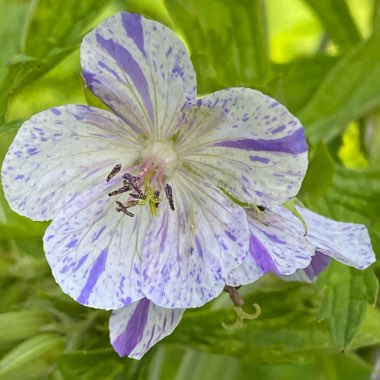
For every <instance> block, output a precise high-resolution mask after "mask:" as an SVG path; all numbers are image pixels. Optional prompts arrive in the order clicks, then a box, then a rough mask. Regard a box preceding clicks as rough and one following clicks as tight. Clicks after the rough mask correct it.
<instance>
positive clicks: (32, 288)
mask: <svg viewBox="0 0 380 380" xmlns="http://www.w3.org/2000/svg"><path fill="white" fill-rule="evenodd" d="M288 3H289V2H288V1H287V0H274V1H271V0H268V1H263V0H244V1H234V0H210V1H202V0H190V1H185V0H159V1H148V0H125V1H124V0H110V1H100V0H88V1H87V0H86V1H81V2H78V1H74V0H65V1H53V0H35V1H29V0H9V1H8V0H0V20H1V22H0V42H1V46H2V48H1V51H0V158H2V157H3V156H4V154H5V153H6V151H7V148H8V146H9V144H10V143H11V141H12V138H13V136H14V135H15V133H16V132H17V130H18V128H19V127H20V125H21V124H22V122H23V120H25V119H27V118H29V117H30V116H31V115H32V114H33V113H37V112H39V111H42V110H43V109H45V108H47V107H49V106H52V105H60V104H68V103H87V104H90V105H92V106H97V107H105V106H104V105H103V104H102V103H101V102H100V101H99V100H98V99H97V98H95V97H94V96H93V95H92V94H91V93H90V92H89V91H88V89H87V88H86V87H85V86H84V85H83V83H82V81H81V78H80V65H79V54H78V49H79V44H80V41H81V39H82V37H83V35H84V34H85V33H86V32H87V31H88V30H89V29H90V28H91V27H93V26H95V25H96V24H97V23H98V22H99V21H100V20H102V19H104V18H105V17H106V16H107V15H109V14H111V13H114V12H116V11H118V10H122V9H125V10H130V11H133V12H137V13H142V14H145V15H148V16H149V17H151V18H154V19H157V20H159V21H162V22H164V23H165V24H167V25H169V26H170V27H171V28H173V29H175V30H176V31H177V32H179V33H180V35H181V37H182V38H183V39H184V41H185V43H186V45H187V47H188V49H189V51H190V53H191V57H192V60H193V63H194V66H195V69H196V73H197V77H198V83H199V93H200V94H204V93H210V92H212V91H214V90H217V89H220V88H224V87H228V86H248V87H253V88H256V89H259V90H262V91H264V92H266V93H268V94H270V95H272V96H274V97H276V98H277V99H278V100H280V101H281V102H283V103H284V104H285V105H286V106H287V107H288V108H289V109H290V110H291V111H292V112H293V113H294V114H295V115H297V116H298V117H299V118H300V120H301V121H302V122H303V124H304V125H305V128H306V134H307V138H308V140H309V142H310V164H309V170H308V173H307V176H306V178H305V180H304V183H303V186H302V190H301V192H300V196H299V197H300V199H301V201H302V202H303V203H304V204H305V205H306V206H307V207H309V208H311V209H312V210H314V211H316V212H319V213H321V214H323V215H325V216H327V217H330V218H333V219H336V220H340V221H347V222H354V223H363V224H365V225H366V226H367V227H368V229H369V232H370V235H371V239H372V244H373V247H374V250H375V252H376V253H377V255H379V254H380V218H379V214H380V212H379V211H380V167H379V162H380V161H379V157H380V156H379V151H380V138H379V136H380V133H379V131H380V118H379V112H380V111H379V109H380V108H379V106H380V95H379V94H380V29H379V22H378V21H379V15H380V11H379V9H380V7H379V1H377V0H373V1H370V2H368V4H369V3H371V4H372V3H373V5H374V7H373V8H370V6H369V5H368V4H367V3H366V4H365V5H364V4H363V3H364V2H360V7H364V8H366V9H367V10H368V13H371V12H372V14H371V17H372V19H373V26H374V31H373V33H371V34H370V36H369V37H368V38H367V37H366V38H365V37H364V34H363V36H362V33H361V32H359V31H358V27H357V25H359V22H358V14H359V13H360V12H356V11H355V6H354V5H353V2H351V1H350V0H347V1H345V0H339V1H334V0H323V1H317V0H303V1H302V0H298V1H295V5H294V6H295V8H297V7H298V8H297V10H298V9H301V10H303V11H305V10H306V11H307V10H309V9H311V10H312V11H313V14H314V15H315V20H316V21H317V22H319V23H320V25H321V28H322V29H321V31H322V33H321V34H320V35H318V34H317V35H314V37H315V38H314V39H315V40H321V41H322V42H321V44H320V46H317V45H315V46H314V45H312V46H310V44H312V43H311V42H310V43H309V45H308V46H307V48H306V47H304V49H303V50H302V47H298V48H297V49H293V50H292V53H289V57H288V62H286V63H279V62H275V61H274V60H273V58H272V57H273V56H274V54H273V49H274V46H275V44H276V43H277V42H276V41H274V38H273V34H272V31H273V29H274V23H275V22H278V20H281V19H284V20H285V19H286V18H287V17H290V16H289V15H288V14H287V12H284V14H278V12H277V13H276V14H275V13H274V11H273V9H277V6H278V7H279V9H286V8H287V7H288ZM281 4H282V5H281ZM284 4H285V5H284ZM289 11H290V9H289ZM357 11H359V9H357ZM292 17H293V16H292ZM294 22H295V21H294ZM299 23H300V24H298V25H297V26H293V25H291V26H290V29H289V30H288V32H289V34H288V35H289V36H293V37H294V36H296V35H299V34H300V30H301V33H302V31H303V30H307V31H308V33H311V32H312V31H313V30H316V29H315V28H314V29H313V27H310V25H307V23H304V24H302V20H299ZM285 24H286V23H285ZM367 24H368V29H371V26H372V24H371V23H370V22H369V21H367ZM315 33H319V30H316V32H315ZM288 43H289V46H290V45H291V44H292V41H288ZM282 50H284V51H286V49H282ZM310 51H314V53H312V54H310ZM294 52H299V53H297V54H298V55H297V54H296V58H295V59H291V58H292V57H293V56H294V54H295V53H294ZM306 52H308V55H306V54H304V53H306ZM285 61H286V60H285ZM282 62H284V61H282ZM351 122H356V124H355V125H357V126H358V127H357V131H358V133H357V136H356V135H355V136H353V135H349V138H348V139H349V140H350V139H351V143H352V145H354V146H356V147H360V151H361V154H362V155H363V157H364V159H363V160H362V162H364V165H365V163H366V162H368V163H370V167H368V168H361V169H352V168H349V167H348V166H349V162H348V159H347V155H349V154H350V152H352V153H351V154H352V155H354V154H355V151H354V150H351V151H350V150H347V152H348V153H347V152H346V153H345V155H342V154H339V152H340V150H341V148H342V144H343V143H342V140H344V139H347V133H346V134H345V132H346V131H347V126H348V124H349V123H351ZM343 136H345V137H344V139H343ZM353 139H355V141H353ZM349 142H350V141H349ZM353 158H355V157H353ZM346 160H347V161H346ZM353 161H354V160H353ZM46 225H47V224H46V223H36V222H32V221H30V220H28V219H27V218H23V217H21V216H18V215H16V214H15V213H13V212H12V211H11V210H10V209H9V207H8V205H7V202H6V200H5V199H4V196H3V194H2V193H0V289H2V291H1V292H0V305H1V306H0V308H1V310H0V326H1V331H0V378H1V379H3V378H4V379H12V380H13V379H16V380H17V379H23V380H29V379H53V380H62V379H63V380H66V379H70V380H71V379H72V380H77V379H78V380H79V379H80V380H86V379H89V380H90V379H91V380H92V379H101V380H103V379H105V380H108V379H109V380H119V379H120V380H123V379H130V378H131V379H160V378H162V379H175V380H183V379H186V380H187V379H194V380H195V379H197V380H199V379H200V380H203V379H205V380H206V379H207V380H210V379H211V380H213V379H228V380H230V379H238V380H240V379H242V380H243V379H247V378H248V377H249V378H250V377H251V374H255V379H258V380H260V379H271V378H273V379H279V380H285V379H286V380H288V379H295V378H302V379H307V380H308V379H310V380H312V379H313V380H314V379H316V378H320V379H322V378H323V379H340V378H344V379H353V380H356V379H357V380H361V379H364V378H369V376H370V373H371V368H372V363H371V357H372V353H373V352H374V351H376V350H378V347H379V345H380V311H379V308H378V307H376V298H377V287H378V281H377V277H378V275H379V271H378V266H376V265H374V270H373V269H369V270H366V271H357V270H354V269H351V268H348V267H345V266H343V265H341V264H337V263H332V264H331V265H330V266H329V267H328V268H327V269H326V271H325V272H324V273H323V275H322V276H321V277H320V278H319V280H318V283H317V284H310V285H308V284H296V283H287V282H283V281H281V280H279V279H277V278H275V277H274V276H265V277H264V278H263V279H260V280H259V281H258V282H256V283H255V284H254V285H252V286H246V287H243V288H242V292H243V293H244V296H245V305H246V306H245V307H244V310H246V311H247V312H252V311H253V308H252V307H251V305H252V304H253V303H258V304H259V305H260V307H261V315H260V316H259V317H258V318H257V319H256V320H254V321H244V323H243V327H242V328H240V329H234V330H230V329H225V328H223V327H222V322H224V323H227V324H228V323H231V324H232V323H233V322H234V318H235V314H234V312H233V310H232V307H231V305H230V303H229V301H228V299H227V297H226V295H223V296H221V297H220V298H219V299H218V300H216V301H215V302H213V303H211V304H210V305H207V306H205V307H204V308H201V309H197V310H189V311H187V312H186V313H185V316H184V318H183V321H182V323H181V324H180V326H179V327H178V328H177V329H176V330H175V332H174V333H173V334H172V335H171V336H170V337H168V338H166V339H165V340H164V341H163V343H162V344H159V345H158V347H156V348H155V349H153V350H151V351H150V352H149V353H148V354H147V355H146V356H145V357H144V358H143V359H142V360H141V361H134V360H129V359H121V358H119V357H118V356H117V354H115V353H114V351H113V350H112V349H111V347H110V344H109V337H108V325H107V324H108V318H109V312H105V311H98V310H92V309H88V308H85V307H82V306H80V305H78V304H76V303H75V302H74V301H72V300H71V299H70V298H69V297H67V296H66V295H64V294H62V292H61V290H60V289H59V288H58V286H57V285H56V284H55V282H54V280H53V279H52V276H51V272H50V269H49V267H48V265H47V263H46V259H45V257H44V254H43V250H42V244H41V237H42V235H43V233H44V230H45V228H46ZM374 304H375V307H373V306H372V305H374ZM342 350H344V354H342V353H341V351H342ZM247 374H248V375H247ZM247 376H248V377H247Z"/></svg>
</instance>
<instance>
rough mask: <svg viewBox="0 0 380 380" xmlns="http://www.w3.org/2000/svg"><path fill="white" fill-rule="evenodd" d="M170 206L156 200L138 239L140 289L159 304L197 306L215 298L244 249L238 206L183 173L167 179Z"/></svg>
mask: <svg viewBox="0 0 380 380" xmlns="http://www.w3.org/2000/svg"><path fill="white" fill-rule="evenodd" d="M172 185H173V189H176V190H174V194H173V196H174V205H175V208H176V209H175V211H171V210H170V209H168V207H166V205H165V204H162V206H161V204H160V209H161V207H162V211H163V212H160V213H159V215H158V216H157V217H156V218H154V219H153V220H152V223H151V226H150V227H149V229H148V232H147V236H146V239H145V242H144V252H143V267H144V271H143V291H144V294H145V296H146V297H147V298H149V299H150V300H152V301H153V302H154V303H155V304H157V305H159V306H162V307H170V308H173V307H179V308H185V307H198V306H201V305H203V304H205V303H206V302H208V301H210V300H211V299H212V298H214V297H216V296H217V295H218V294H219V293H220V292H221V291H222V289H223V287H224V284H225V280H226V278H227V276H228V273H229V272H230V271H231V270H232V269H233V268H236V267H237V266H238V265H239V264H240V263H241V261H242V260H243V258H244V256H245V255H246V253H247V250H248V239H249V231H248V224H247V217H246V214H245V211H244V209H243V208H241V207H239V206H237V205H236V204H234V203H233V202H231V201H230V200H229V199H228V198H227V197H225V196H224V195H223V194H222V193H221V191H220V190H219V189H217V188H215V187H213V186H212V185H208V184H207V183H204V182H203V181H201V180H200V179H197V178H195V177H192V176H191V175H189V174H187V175H185V174H183V173H182V174H178V175H176V178H175V180H174V179H173V181H172Z"/></svg>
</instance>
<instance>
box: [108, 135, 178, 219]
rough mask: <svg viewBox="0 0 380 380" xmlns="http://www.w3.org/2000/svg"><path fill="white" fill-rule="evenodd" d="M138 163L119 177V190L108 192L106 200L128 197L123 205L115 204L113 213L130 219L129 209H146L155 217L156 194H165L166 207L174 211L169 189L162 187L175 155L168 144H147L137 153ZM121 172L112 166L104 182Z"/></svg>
mask: <svg viewBox="0 0 380 380" xmlns="http://www.w3.org/2000/svg"><path fill="white" fill-rule="evenodd" d="M141 157H142V163H141V164H139V165H137V166H135V167H133V168H131V169H132V170H131V171H132V172H133V174H131V173H130V172H129V171H128V172H124V174H123V186H122V187H120V188H118V189H116V190H114V191H111V192H110V193H109V194H108V195H109V196H110V197H112V196H115V195H119V194H122V193H129V198H128V199H127V200H126V202H124V203H123V202H120V201H116V204H117V206H118V207H117V208H116V211H117V212H123V213H124V214H126V215H128V216H131V217H133V216H134V214H133V213H132V212H131V211H130V210H129V209H130V208H131V207H134V206H137V205H140V206H143V205H148V206H149V209H150V211H151V213H152V215H153V216H154V215H156V214H157V208H158V206H159V204H160V201H161V199H160V190H163V189H164V191H165V195H166V198H167V199H168V202H169V207H170V208H171V210H174V200H173V189H172V187H171V186H170V185H169V184H168V183H166V179H167V178H170V177H171V175H172V174H173V173H174V170H175V168H176V166H177V154H176V152H175V150H174V143H173V142H172V141H169V142H160V141H155V142H149V143H148V144H147V146H146V147H145V149H144V150H143V151H142V153H141ZM120 171H121V164H118V165H116V166H115V167H114V168H113V169H112V170H111V172H110V174H109V175H108V177H107V179H106V181H107V182H108V181H110V180H111V179H112V178H113V177H115V176H116V175H117V174H118V173H119V172H120Z"/></svg>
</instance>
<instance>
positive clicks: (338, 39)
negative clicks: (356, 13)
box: [305, 0, 361, 49]
mask: <svg viewBox="0 0 380 380" xmlns="http://www.w3.org/2000/svg"><path fill="white" fill-rule="evenodd" d="M305 1H306V3H308V4H309V5H310V7H311V8H312V9H313V10H314V11H315V13H316V14H317V15H318V17H319V19H320V20H321V21H322V23H323V25H324V27H325V29H326V32H327V34H328V35H329V36H330V37H331V39H332V40H333V41H334V42H335V43H336V44H337V45H338V46H340V48H341V49H348V48H352V47H354V46H355V45H356V44H358V43H359V42H360V40H361V38H360V34H359V32H358V30H357V28H356V25H355V23H354V21H353V19H352V17H351V15H350V12H349V9H348V8H347V4H346V1H345V0H338V1H337V0H305Z"/></svg>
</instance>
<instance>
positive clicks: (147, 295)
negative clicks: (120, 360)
mask: <svg viewBox="0 0 380 380" xmlns="http://www.w3.org/2000/svg"><path fill="white" fill-rule="evenodd" d="M81 64H82V69H83V76H84V78H85V80H86V82H87V85H88V87H89V88H90V89H91V90H92V92H93V93H94V94H95V95H96V96H98V97H99V98H100V99H101V100H102V101H103V102H104V103H105V104H106V105H107V106H108V107H109V109H110V110H112V112H111V111H110V112H108V111H105V110H102V109H97V108H93V107H88V106H84V105H67V106H61V107H56V108H51V109H49V110H47V111H43V112H41V113H39V114H37V115H35V116H33V117H32V118H31V119H30V120H28V121H26V122H25V123H24V124H23V125H22V127H21V128H20V130H19V132H18V134H17V136H16V138H15V140H14V142H13V143H12V145H11V147H10V149H9V152H8V153H7V155H6V157H5V160H4V163H3V166H2V179H3V186H4V191H5V195H6V197H7V199H8V201H9V204H10V205H11V207H12V208H13V209H14V210H15V211H17V212H18V213H20V214H22V215H25V216H28V217H30V218H31V219H33V220H53V222H52V223H51V225H50V226H49V227H48V229H47V230H46V234H45V236H44V249H45V252H46V256H47V259H48V262H49V264H50V266H51V268H52V272H53V275H54V277H55V279H56V281H57V283H58V284H59V285H60V286H61V288H62V290H63V291H64V292H66V293H67V294H69V295H70V296H71V297H73V298H74V299H75V300H76V301H78V302H79V303H81V304H83V305H87V306H91V307H95V308H103V309H120V308H124V309H121V311H119V312H118V311H116V312H115V315H116V316H115V315H114V317H112V318H111V335H112V336H118V338H117V339H116V341H122V340H123V339H126V340H127V341H128V342H129V343H128V344H129V345H130V347H132V348H133V350H135V351H133V350H132V351H131V350H129V349H128V350H124V351H125V352H126V353H127V354H130V356H133V355H134V356H135V357H138V354H137V353H136V354H134V352H140V353H141V352H144V350H146V347H148V346H151V345H152V344H153V343H154V342H155V341H157V340H158V339H160V338H161V337H163V336H164V335H166V334H167V333H168V331H170V330H171V329H172V328H174V327H175V325H176V324H177V323H178V320H179V318H180V316H181V315H182V310H180V309H184V308H188V307H198V306H201V305H203V304H204V303H206V302H208V301H209V300H211V299H212V298H214V297H216V296H217V295H218V294H219V293H220V292H221V291H222V290H223V288H224V286H225V284H226V282H228V278H229V276H230V273H231V272H232V271H233V270H234V269H235V268H237V267H238V266H239V265H240V264H241V263H242V262H243V260H244V259H245V257H246V255H247V252H248V249H249V244H250V231H249V227H248V222H247V217H246V213H245V210H244V209H243V208H242V207H240V206H239V205H237V204H235V203H234V202H233V201H232V200H231V199H233V197H234V198H236V199H239V200H240V201H242V202H248V203H251V204H257V205H260V206H262V207H269V206H273V205H277V204H280V203H282V202H284V201H286V200H288V199H290V198H292V197H294V196H295V195H296V194H297V192H298V190H299V188H300V185H301V181H302V179H303V177H304V174H305V171H306V167H307V145H306V142H305V137H304V130H303V127H302V125H301V124H300V123H299V121H298V120H297V119H296V118H295V117H294V116H292V115H291V114H290V113H289V112H288V111H287V110H286V109H285V108H284V107H283V106H282V105H281V104H279V103H278V102H276V101H275V100H273V99H271V98H270V97H268V96H266V95H263V94H262V93H260V92H258V91H254V90H251V89H246V88H231V89H226V90H222V91H218V92H215V93H213V94H211V95H206V96H203V97H201V98H199V99H196V79H195V72H194V69H193V66H192V64H191V61H190V59H189V55H188V53H187V51H186V49H185V47H184V45H183V43H182V42H181V41H180V40H179V39H178V38H177V37H176V35H175V34H174V33H173V32H171V31H170V30H169V29H167V28H166V27H165V26H164V25H161V24H160V23H157V22H155V21H150V20H147V19H145V18H143V17H140V16H139V15H135V14H130V13H119V14H116V15H114V16H112V17H110V18H108V19H107V20H105V21H104V22H103V23H102V24H100V25H99V26H98V27H97V28H95V29H94V30H93V31H92V32H90V33H89V34H88V35H87V36H86V37H85V38H84V40H83V43H82V45H81ZM251 240H252V239H251ZM293 263H294V265H296V266H295V267H294V268H293ZM293 263H292V264H289V266H291V267H292V268H293V269H294V270H296V269H298V268H300V267H302V266H303V265H305V266H306V265H307V263H306V261H302V265H301V266H297V265H298V261H294V262H293ZM128 305H130V306H129V307H127V306H128ZM165 308H166V309H165ZM177 309H179V310H177ZM120 318H122V319H123V323H122V324H124V325H125V323H127V324H128V325H127V331H128V333H127V336H125V335H124V337H123V338H120V334H119V333H118V332H119V330H120V326H121V325H120V320H119V319H120ZM144 321H145V322H146V323H145V322H144ZM148 322H149V326H151V330H149V331H148V330H147V327H146V326H147V323H148ZM144 323H145V324H144ZM138 326H140V327H139V328H137V327H138ZM142 326H143V327H144V328H142ZM152 326H153V327H152ZM132 327H133V328H134V331H135V333H132V332H131V331H132V330H131V329H132ZM159 330H160V333H159V334H161V335H159V334H158V331H159ZM128 334H132V335H131V336H129V335H128ZM146 334H147V335H146ZM157 334H158V335H157ZM131 337H132V338H131ZM147 337H149V339H150V341H149V342H148V341H146V340H142V338H144V339H145V338H147ZM119 338H120V339H119ZM131 339H132V340H131ZM133 339H134V340H133ZM133 342H135V343H136V342H137V343H136V344H134V343H133ZM138 342H140V343H138ZM141 342H143V343H141ZM139 344H141V347H140V346H139ZM139 347H140V348H139ZM144 347H145V348H144Z"/></svg>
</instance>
